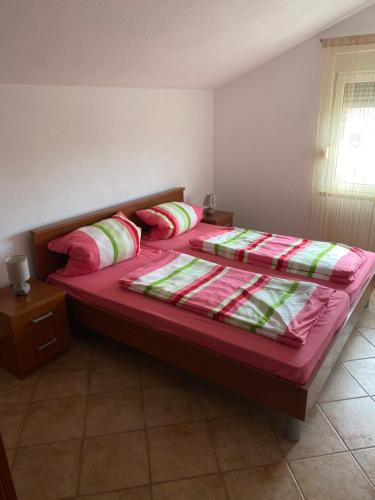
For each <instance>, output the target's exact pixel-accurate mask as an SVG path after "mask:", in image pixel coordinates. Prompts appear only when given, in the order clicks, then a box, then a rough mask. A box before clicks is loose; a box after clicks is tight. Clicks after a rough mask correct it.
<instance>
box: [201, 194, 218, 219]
mask: <svg viewBox="0 0 375 500" xmlns="http://www.w3.org/2000/svg"><path fill="white" fill-rule="evenodd" d="M203 206H204V207H205V213H206V214H214V213H215V207H216V196H215V195H214V193H207V194H206V196H205V197H204V201H203Z"/></svg>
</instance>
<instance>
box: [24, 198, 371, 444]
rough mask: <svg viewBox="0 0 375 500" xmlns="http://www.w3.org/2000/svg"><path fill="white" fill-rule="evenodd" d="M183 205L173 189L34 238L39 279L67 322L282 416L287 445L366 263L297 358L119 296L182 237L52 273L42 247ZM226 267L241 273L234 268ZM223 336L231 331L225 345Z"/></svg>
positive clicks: (364, 298) (335, 346)
mask: <svg viewBox="0 0 375 500" xmlns="http://www.w3.org/2000/svg"><path fill="white" fill-rule="evenodd" d="M183 199H184V188H176V189H172V190H169V191H165V192H163V193H158V194H155V195H152V196H148V197H145V198H141V199H138V200H135V201H131V202H127V203H124V204H121V205H117V206H114V207H109V208H106V209H104V210H100V211H96V212H92V213H89V214H86V215H83V216H80V217H76V218H73V219H68V220H65V221H62V222H59V223H56V224H53V225H50V226H46V227H43V228H39V229H35V230H33V231H32V241H33V247H34V254H35V263H36V269H37V274H38V277H39V278H40V279H43V280H45V279H47V278H48V277H49V280H50V281H51V282H52V283H54V284H55V285H57V286H59V287H61V288H63V289H64V290H66V292H67V294H68V310H69V316H70V319H71V320H73V321H75V322H77V323H79V324H81V325H83V326H85V327H88V328H91V329H92V330H95V331H98V332H99V333H102V334H104V335H108V336H110V337H112V338H114V339H117V340H119V341H121V342H124V343H127V344H128V345H131V346H132V347H134V348H136V349H139V350H140V351H144V352H147V353H148V354H151V355H153V356H155V357H157V358H159V359H161V360H164V361H166V362H168V363H170V364H173V365H175V366H177V367H179V368H181V369H184V370H186V371H188V372H191V373H194V374H196V375H199V376H201V377H203V378H206V379H208V380H210V381H212V382H214V383H217V384H220V385H223V386H225V387H227V388H229V389H231V390H233V391H235V392H238V393H240V394H242V395H244V396H246V397H249V398H251V399H253V400H256V401H258V402H260V403H261V404H265V405H268V406H271V407H274V408H277V409H278V410H280V411H283V412H284V413H285V414H286V415H287V417H288V418H287V420H286V437H287V438H288V439H290V440H298V439H299V430H300V422H301V421H304V420H305V419H306V416H307V413H308V411H309V410H310V408H311V406H312V405H313V404H314V402H315V400H316V398H317V396H318V394H319V392H320V390H321V388H322V387H323V385H324V383H325V381H326V379H327V377H328V376H329V373H330V371H331V370H332V368H333V366H334V365H335V363H336V361H337V358H338V356H339V354H340V352H341V350H342V348H343V347H344V345H345V343H346V341H347V340H348V338H349V336H350V333H351V331H352V330H353V327H354V325H355V322H356V321H357V319H358V318H359V316H360V314H361V313H362V311H363V309H364V307H365V306H366V304H367V302H368V300H369V297H370V295H371V292H372V291H373V289H374V286H375V279H374V267H375V262H374V260H373V259H369V261H368V265H367V266H366V269H364V270H363V273H362V274H361V276H358V279H357V280H356V283H355V285H354V284H352V285H350V286H351V288H347V289H346V290H345V289H343V287H342V285H336V288H337V289H338V290H337V292H336V293H335V294H334V296H333V298H332V299H330V303H329V304H328V307H327V310H326V313H325V314H324V315H322V317H321V318H320V320H319V322H318V323H317V325H316V327H314V329H315V330H314V332H312V333H313V334H312V335H311V338H310V339H309V342H308V343H307V344H306V345H305V346H303V348H301V349H298V350H297V349H294V348H291V347H289V346H284V345H280V344H277V343H276V342H272V341H270V340H268V339H264V338H258V337H257V336H256V335H254V336H250V337H251V338H250V340H247V341H246V342H245V341H244V335H243V333H242V332H240V331H236V329H234V328H233V327H229V326H227V325H219V324H217V323H214V324H213V322H212V321H211V320H209V319H206V318H202V317H197V315H194V313H190V312H189V311H182V310H178V311H174V313H172V314H171V308H172V309H173V306H170V305H168V304H165V303H159V302H158V301H156V300H153V299H151V298H148V297H142V296H138V295H137V294H133V293H132V292H126V291H124V290H121V289H120V286H119V285H118V279H119V277H121V275H122V274H124V272H126V271H129V270H131V269H132V266H138V265H141V264H142V263H144V262H146V261H147V259H151V258H152V256H153V255H155V253H156V252H158V251H159V250H165V249H171V248H172V247H173V248H174V249H176V250H179V251H184V252H188V253H189V252H190V249H189V247H188V236H187V235H183V236H181V237H178V238H175V239H174V241H173V243H172V244H171V241H172V240H169V242H166V241H160V242H153V243H146V244H144V243H143V245H144V246H143V251H142V252H141V254H140V255H139V257H137V258H136V259H138V260H134V259H132V260H131V261H125V262H123V263H120V264H117V265H116V266H112V267H110V268H107V269H104V270H101V271H98V272H97V273H94V274H91V275H86V276H84V277H83V276H80V277H75V278H62V277H61V276H58V275H56V274H55V273H54V271H55V270H56V269H57V268H59V267H61V266H62V265H63V264H64V257H62V256H61V255H58V254H55V253H52V252H50V251H49V250H48V248H47V244H48V242H49V241H51V240H52V239H54V238H56V237H57V236H62V235H64V234H66V233H68V232H70V231H72V230H74V229H76V228H78V227H80V226H82V225H87V224H92V223H94V222H96V221H98V220H100V219H103V218H105V217H108V216H111V215H112V214H113V213H114V212H116V211H117V210H122V211H123V212H124V213H125V214H126V215H128V217H129V218H131V219H132V220H134V221H135V222H137V223H139V221H138V220H137V218H136V215H135V211H136V210H139V209H143V208H148V207H151V206H153V205H156V204H159V203H164V202H168V201H183ZM208 230H209V226H208V225H204V224H200V225H199V226H198V227H197V228H196V229H195V230H193V231H196V232H199V231H200V232H202V231H203V232H204V231H208ZM164 247H165V248H164ZM197 253H199V255H200V256H201V257H202V255H201V254H200V252H197ZM369 257H370V256H369ZM204 258H206V259H207V260H213V261H217V262H219V261H220V259H221V258H220V257H215V256H207V255H205V256H204ZM222 260H223V261H224V262H225V263H226V265H228V262H227V261H226V260H225V259H222ZM229 265H232V266H235V267H240V268H241V266H242V264H241V263H234V262H231V263H230V264H229ZM246 268H247V269H248V266H247V265H246ZM251 270H254V268H252V269H251ZM258 271H259V269H258ZM262 272H263V273H264V272H265V271H264V270H262ZM273 274H275V275H276V274H278V273H273ZM95 275H97V276H95ZM323 284H325V285H327V283H323ZM126 294H128V296H127V297H126V300H125V299H124V298H123V297H124V295H126ZM120 297H121V298H120ZM124 300H125V302H126V307H124V304H123V302H124ZM120 303H122V307H120V305H121V304H120ZM145 309H147V315H145V314H144V310H145ZM228 328H229V329H230V330H232V331H231V335H230V340H229V336H228ZM233 330H234V331H233ZM248 337H249V336H247V338H248Z"/></svg>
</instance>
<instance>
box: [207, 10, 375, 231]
mask: <svg viewBox="0 0 375 500" xmlns="http://www.w3.org/2000/svg"><path fill="white" fill-rule="evenodd" d="M374 30H375V6H372V7H370V8H368V9H366V10H364V11H362V12H360V13H359V14H357V15H355V16H352V17H351V18H349V19H347V20H345V21H343V22H342V23H339V24H337V25H335V26H334V27H332V28H330V29H329V30H328V31H326V32H325V33H321V34H320V35H319V36H316V37H315V38H313V39H310V40H308V41H307V42H305V43H304V44H302V45H300V46H298V47H296V48H295V49H293V50H290V51H289V52H286V53H285V54H283V55H282V56H280V57H278V58H276V59H274V60H273V61H271V62H269V63H268V64H266V65H264V66H262V67H259V68H258V69H255V70H253V71H252V72H250V73H249V74H248V75H246V76H245V77H243V78H241V79H239V80H237V81H235V82H233V83H231V84H230V85H227V86H225V87H223V88H221V89H219V90H217V91H216V92H215V104H214V109H215V118H214V190H215V192H216V195H217V202H218V205H219V206H220V207H223V208H225V209H228V210H234V211H235V212H236V219H235V223H236V224H238V225H240V226H248V227H254V228H258V229H263V230H267V231H272V232H280V233H286V234H292V235H294V234H295V235H302V236H306V235H308V225H309V211H310V193H311V182H312V174H313V166H314V151H315V135H316V126H317V119H318V107H319V93H320V64H321V50H322V49H321V45H320V42H319V39H320V38H321V37H325V36H341V35H354V34H361V33H373V32H374Z"/></svg>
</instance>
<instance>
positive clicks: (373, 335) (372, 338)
mask: <svg viewBox="0 0 375 500" xmlns="http://www.w3.org/2000/svg"><path fill="white" fill-rule="evenodd" d="M374 326H375V325H374ZM360 332H361V334H362V335H363V336H364V337H365V339H366V340H368V341H369V342H370V343H371V344H372V345H373V346H375V327H374V328H361V329H360Z"/></svg>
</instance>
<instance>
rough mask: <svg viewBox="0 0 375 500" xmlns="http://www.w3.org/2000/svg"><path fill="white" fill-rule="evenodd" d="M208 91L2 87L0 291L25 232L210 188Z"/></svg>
mask: <svg viewBox="0 0 375 500" xmlns="http://www.w3.org/2000/svg"><path fill="white" fill-rule="evenodd" d="M212 100H213V98H212V92H210V91H205V90H163V89H126V88H105V87H104V88H103V87H100V88H99V87H68V86H66V87H62V86H32V85H0V116H1V120H0V286H5V285H6V284H7V277H6V270H5V265H4V259H5V257H7V256H8V255H12V254H14V253H26V254H28V255H29V250H30V240H29V233H28V231H29V230H30V229H31V228H34V227H37V226H40V225H44V224H48V223H50V222H53V221H58V220H61V219H64V218H67V217H70V216H74V215H77V214H81V213H85V212H88V211H91V210H94V209H98V208H101V207H105V206H108V205H111V204H115V203H118V202H121V201H125V200H128V199H132V198H137V197H140V196H144V195H147V194H151V193H155V192H157V191H161V190H164V189H168V188H171V187H176V186H181V185H183V186H186V187H187V190H186V199H187V200H190V201H192V202H195V203H201V202H202V197H203V195H204V193H206V192H208V191H210V190H212V183H213V174H212V117H213V110H212V104H213V103H212Z"/></svg>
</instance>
